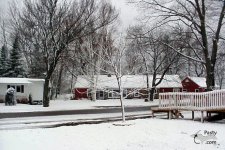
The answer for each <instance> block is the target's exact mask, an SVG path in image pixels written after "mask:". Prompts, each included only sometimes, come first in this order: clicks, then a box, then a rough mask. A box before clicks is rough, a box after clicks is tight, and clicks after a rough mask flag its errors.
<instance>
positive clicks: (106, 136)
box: [0, 118, 225, 150]
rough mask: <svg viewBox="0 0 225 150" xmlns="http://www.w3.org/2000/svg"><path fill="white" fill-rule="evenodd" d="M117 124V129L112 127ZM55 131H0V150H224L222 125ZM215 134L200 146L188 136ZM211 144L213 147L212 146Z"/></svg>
mask: <svg viewBox="0 0 225 150" xmlns="http://www.w3.org/2000/svg"><path fill="white" fill-rule="evenodd" d="M115 124H116V125H115ZM118 124H119V122H114V123H102V124H92V125H78V126H66V127H58V128H44V129H41V128H39V129H26V130H1V131H0V149H1V150H20V149H21V150H41V149H43V150H150V149H159V150H175V149H177V150H191V149H196V150H197V149H202V150H203V149H204V150H211V149H218V150H224V149H225V138H224V135H225V127H224V124H216V123H200V122H194V121H186V120H166V119H156V118H153V119H152V118H151V119H138V120H132V121H127V122H126V124H128V125H129V126H117V125H118ZM205 131H215V132H216V138H217V139H214V140H213V141H215V142H216V144H206V142H203V144H201V143H200V141H199V140H198V139H196V143H200V144H196V143H195V142H194V138H193V137H191V135H193V134H195V133H197V132H199V133H201V134H203V135H204V132H205ZM215 142H213V143H215Z"/></svg>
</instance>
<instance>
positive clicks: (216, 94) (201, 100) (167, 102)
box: [159, 90, 225, 111]
mask: <svg viewBox="0 0 225 150" xmlns="http://www.w3.org/2000/svg"><path fill="white" fill-rule="evenodd" d="M159 108H160V109H169V110H173V109H180V110H196V111H210V110H222V109H225V90H215V91H210V92H202V93H186V92H173V93H160V94H159Z"/></svg>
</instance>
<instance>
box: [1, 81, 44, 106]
mask: <svg viewBox="0 0 225 150" xmlns="http://www.w3.org/2000/svg"><path fill="white" fill-rule="evenodd" d="M9 87H13V88H14V89H15V91H16V94H15V96H16V99H17V100H19V101H20V100H28V99H29V95H31V96H32V103H34V102H40V101H42V99H43V90H44V79H29V78H5V77H2V78H0V100H1V101H4V99H5V94H6V90H7V89H8V88H9Z"/></svg>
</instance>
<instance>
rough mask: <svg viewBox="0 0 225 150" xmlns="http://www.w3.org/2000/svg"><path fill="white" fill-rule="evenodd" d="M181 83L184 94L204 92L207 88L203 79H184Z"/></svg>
mask: <svg viewBox="0 0 225 150" xmlns="http://www.w3.org/2000/svg"><path fill="white" fill-rule="evenodd" d="M181 83H182V86H183V91H184V92H204V91H205V89H206V87H207V86H206V78H203V77H186V78H185V79H184V80H182V81H181Z"/></svg>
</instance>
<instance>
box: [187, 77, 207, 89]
mask: <svg viewBox="0 0 225 150" xmlns="http://www.w3.org/2000/svg"><path fill="white" fill-rule="evenodd" d="M188 78H189V79H191V80H192V81H193V82H195V83H196V84H197V85H198V86H200V87H203V88H206V87H207V85H206V78H204V77H188Z"/></svg>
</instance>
